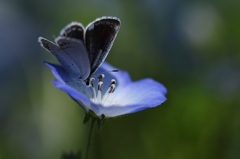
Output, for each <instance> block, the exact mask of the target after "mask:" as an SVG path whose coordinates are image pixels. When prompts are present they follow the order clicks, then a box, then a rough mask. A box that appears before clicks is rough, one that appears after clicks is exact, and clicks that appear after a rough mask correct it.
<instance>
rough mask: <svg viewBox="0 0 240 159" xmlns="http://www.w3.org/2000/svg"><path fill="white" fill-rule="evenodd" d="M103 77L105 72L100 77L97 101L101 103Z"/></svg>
mask: <svg viewBox="0 0 240 159" xmlns="http://www.w3.org/2000/svg"><path fill="white" fill-rule="evenodd" d="M103 78H104V74H101V75H100V76H99V77H98V93H97V101H96V103H101V100H102V84H103V81H102V79H103Z"/></svg>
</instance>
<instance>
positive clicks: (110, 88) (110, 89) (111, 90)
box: [102, 79, 116, 103]
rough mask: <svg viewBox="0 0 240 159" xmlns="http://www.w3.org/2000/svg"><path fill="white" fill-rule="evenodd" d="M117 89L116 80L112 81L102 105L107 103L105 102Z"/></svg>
mask: <svg viewBox="0 0 240 159" xmlns="http://www.w3.org/2000/svg"><path fill="white" fill-rule="evenodd" d="M115 88H116V80H115V79H112V80H111V84H110V86H109V88H108V90H107V91H106V93H105V94H104V96H103V102H102V103H105V101H106V100H107V98H108V97H109V95H110V94H111V93H113V92H114V91H115Z"/></svg>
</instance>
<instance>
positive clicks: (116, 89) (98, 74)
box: [38, 17, 167, 120]
mask: <svg viewBox="0 0 240 159" xmlns="http://www.w3.org/2000/svg"><path fill="white" fill-rule="evenodd" d="M119 28H120V20H119V19H118V18H116V17H102V18H98V19H96V20H95V21H93V22H92V23H90V24H89V25H88V26H87V27H86V28H84V27H83V25H82V24H81V23H77V22H72V23H70V24H69V25H67V26H66V27H65V28H64V29H63V30H62V31H61V32H60V36H59V37H58V38H56V39H55V43H53V42H51V41H49V40H47V39H44V38H42V37H40V38H39V39H38V40H39V42H40V44H41V46H42V47H43V48H44V49H46V50H47V51H48V52H50V53H51V54H52V55H53V56H54V57H55V58H57V60H58V61H59V63H60V64H61V65H56V64H51V63H47V62H46V65H47V66H48V67H49V68H50V69H51V71H52V73H53V75H54V76H55V80H54V82H53V83H54V85H55V87H56V88H58V89H60V90H63V91H64V92H66V93H67V94H68V95H69V96H70V97H71V98H72V99H74V100H75V101H76V102H77V103H79V104H80V105H81V106H82V107H83V109H84V110H85V112H86V114H87V117H86V118H85V119H86V120H87V119H88V117H89V114H90V115H92V116H93V117H96V118H98V119H104V118H109V117H116V116H120V115H124V114H130V113H134V112H137V111H140V110H143V109H146V108H152V107H155V106H157V105H160V104H161V103H163V102H164V101H165V100H166V97H165V94H166V92H167V91H166V88H165V87H164V86H163V85H162V84H160V83H158V82H156V81H154V80H152V79H143V80H140V81H136V82H132V81H131V79H130V76H129V75H128V73H127V72H125V71H121V70H120V71H118V72H116V70H117V69H116V68H114V67H112V66H111V65H109V64H107V63H103V62H104V60H105V58H106V56H107V55H108V53H109V51H110V49H111V46H112V44H113V42H114V39H115V38H116V36H117V33H118V30H119ZM100 66H101V67H100Z"/></svg>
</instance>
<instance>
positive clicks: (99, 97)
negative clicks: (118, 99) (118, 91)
mask: <svg viewBox="0 0 240 159" xmlns="http://www.w3.org/2000/svg"><path fill="white" fill-rule="evenodd" d="M103 78H104V74H101V75H100V76H99V77H98V83H97V87H96V88H95V86H94V83H93V81H94V78H90V79H89V81H87V82H86V85H87V87H88V88H90V90H91V93H90V94H88V95H87V96H88V97H89V98H90V99H91V101H92V102H94V103H95V104H102V105H104V104H106V101H107V99H108V98H109V97H110V96H111V95H112V93H113V92H114V91H115V88H116V80H115V79H112V80H111V84H110V85H109V87H108V89H107V90H106V91H105V92H103V90H102V85H103V81H102V80H103Z"/></svg>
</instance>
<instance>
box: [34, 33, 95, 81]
mask: <svg viewBox="0 0 240 159" xmlns="http://www.w3.org/2000/svg"><path fill="white" fill-rule="evenodd" d="M38 41H39V43H40V45H41V46H42V47H43V48H44V49H46V50H47V51H48V52H50V53H51V54H52V55H53V56H54V57H56V59H57V60H58V61H59V63H60V64H61V65H62V66H63V68H64V69H65V70H66V71H67V72H69V74H71V75H72V76H74V77H76V78H78V79H83V80H85V79H87V78H88V77H89V75H90V62H89V58H88V53H87V50H86V49H85V46H84V44H83V42H82V41H80V40H77V39H73V38H65V37H58V38H56V39H55V42H56V44H54V43H53V42H51V41H49V40H47V39H45V38H42V37H39V38H38Z"/></svg>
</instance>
